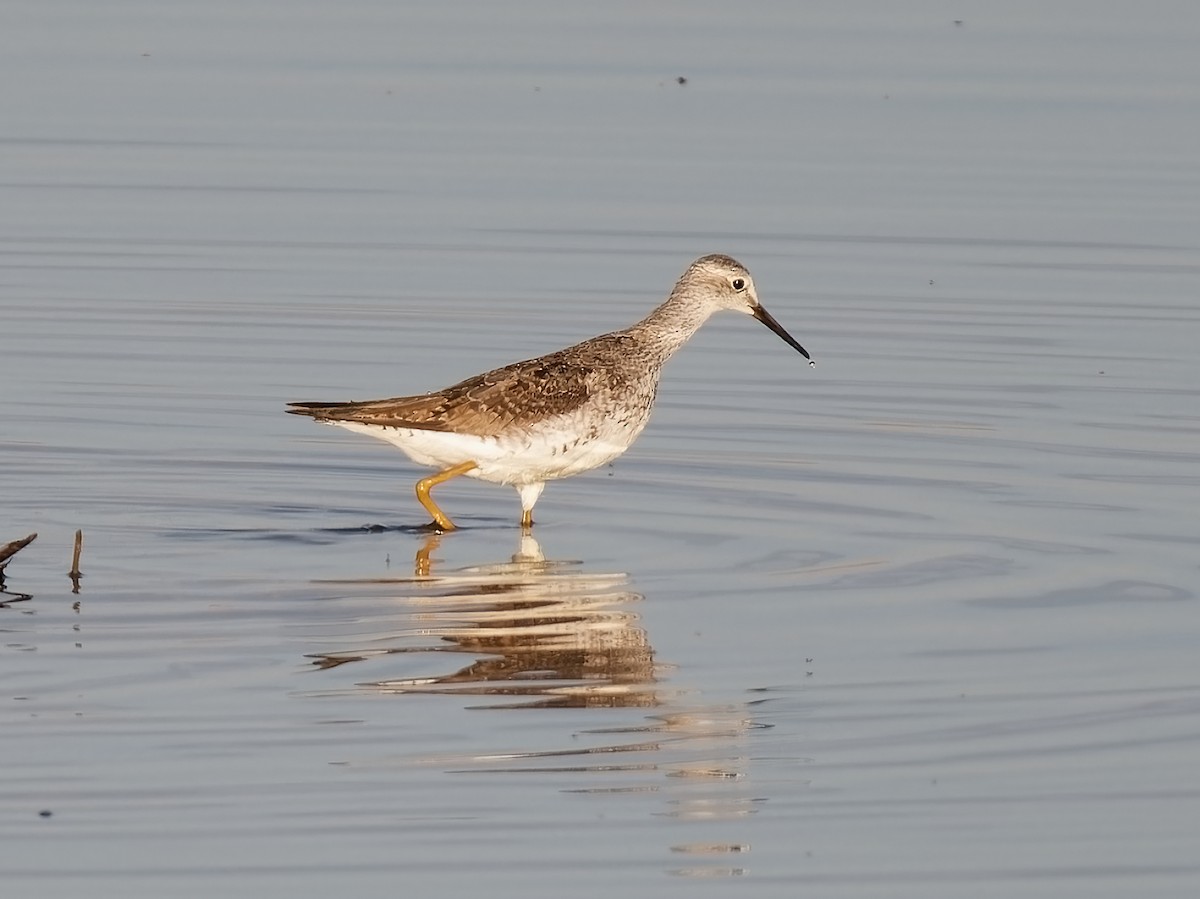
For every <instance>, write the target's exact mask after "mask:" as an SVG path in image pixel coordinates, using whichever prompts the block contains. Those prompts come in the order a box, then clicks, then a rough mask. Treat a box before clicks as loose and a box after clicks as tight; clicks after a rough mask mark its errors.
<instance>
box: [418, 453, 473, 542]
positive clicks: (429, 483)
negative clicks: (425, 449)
mask: <svg viewBox="0 0 1200 899" xmlns="http://www.w3.org/2000/svg"><path fill="white" fill-rule="evenodd" d="M478 467H479V466H478V465H476V464H475V463H474V462H463V463H461V464H460V465H453V466H451V467H450V468H447V469H446V470H445V471H439V472H438V473H437V474H435V475H430V476H429V477H427V478H425V479H423V480H420V481H417V499H419V500H420V501H421V505H422V506H424V507H425V511H426V512H428V513H429V514H430V515H432V516H433V524H434V526H435V527H437V528H438V529H439V530H443V531H452V530H454V522H453V521H451V520H450V519H449V518H447V517H446V513H445V512H443V511H442V510H441V509H439V508H438V505H437V503H435V502H434V501H433V497H432V496H430V495H429V491H430V490H431V489H432V488H434V487H436V486H437V485H438V484H441V483H444V482H445V481H448V480H450V479H451V478H456V477H458V476H459V475H460V474H466V473H467V472H468V471H470V470H471V469H473V468H478Z"/></svg>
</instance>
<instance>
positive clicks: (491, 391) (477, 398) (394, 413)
mask: <svg viewBox="0 0 1200 899" xmlns="http://www.w3.org/2000/svg"><path fill="white" fill-rule="evenodd" d="M572 350H575V352H572ZM600 376H602V372H599V371H598V368H597V365H596V360H595V359H594V358H592V354H591V353H583V354H581V353H580V352H579V351H578V348H574V347H573V348H570V349H567V350H561V351H559V352H557V353H552V354H550V355H549V356H541V357H539V358H537V359H529V360H526V361H524V362H517V363H514V364H512V365H507V366H505V367H504V368H498V369H495V370H494V371H490V372H486V373H485V374H482V375H476V376H475V377H473V378H468V379H467V380H465V381H462V382H460V383H458V384H455V385H453V386H452V387H447V388H446V389H445V390H438V391H434V392H432V393H426V394H422V395H420V396H398V397H392V398H389V399H383V400H366V401H363V402H349V403H289V404H288V405H289V406H290V408H289V409H288V411H289V412H291V413H292V414H294V415H308V416H310V417H312V418H315V419H316V420H318V421H354V422H361V423H363V424H372V425H379V426H381V427H394V428H416V429H421V430H428V431H457V432H461V433H467V434H475V435H478V436H480V437H490V436H494V435H496V434H499V433H501V432H503V431H504V430H505V429H507V428H508V427H510V426H511V425H512V424H513V423H514V422H517V421H520V420H522V419H531V418H542V417H546V416H552V415H561V414H569V413H571V412H573V411H575V410H576V409H578V408H579V407H580V406H582V405H583V404H584V403H585V402H587V400H588V397H589V396H591V395H592V392H593V390H594V389H595V386H596V384H597V378H598V377H600Z"/></svg>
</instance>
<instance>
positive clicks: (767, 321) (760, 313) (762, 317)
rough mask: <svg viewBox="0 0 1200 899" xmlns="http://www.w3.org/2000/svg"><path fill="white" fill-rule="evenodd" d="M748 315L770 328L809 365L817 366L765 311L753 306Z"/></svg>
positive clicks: (794, 339)
mask: <svg viewBox="0 0 1200 899" xmlns="http://www.w3.org/2000/svg"><path fill="white" fill-rule="evenodd" d="M750 314H751V315H753V316H754V317H755V318H757V319H758V320H759V321H760V322H762V323H763V324H764V325H766V326H767V327H768V328H770V329H771V330H772V331H774V332H775V333H776V334H778V335H779V336H780V337H782V338H783V340H784V342H785V343H787V345H788V346H790V347H791V348H792V349H794V350H797V351H799V353H800V355H801V356H803V357H804V358H805V359H807V360H808V364H809V365H816V364H817V363H815V362H813V358H812V356H810V355H808V350H806V349H805V348H804V347H802V346H800V344H799V342H798V341H797V340H796V338H795V337H793V336H792V335H791V334H789V333H788V332H787V331H786V330H784V327H783V325H781V324H779V322H777V321H775V319H774V318H773V317H772V316H771V313H770V312H768V311H767V310H766V309H764V308H763V307H762V306H755V307H754V311H753V312H752V313H750Z"/></svg>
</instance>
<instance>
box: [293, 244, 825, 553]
mask: <svg viewBox="0 0 1200 899" xmlns="http://www.w3.org/2000/svg"><path fill="white" fill-rule="evenodd" d="M722 309H729V310H732V311H735V312H744V313H747V314H748V315H752V316H754V318H756V319H758V320H759V321H760V322H762V323H763V324H764V325H766V326H767V327H768V328H770V329H771V330H772V331H774V332H775V333H776V334H778V335H779V336H780V337H782V338H783V339H784V340H785V341H787V343H788V344H790V345H791V346H792V347H793V348H794V349H796V350H797V351H799V352H800V353H801V354H802V355H803V356H804V358H806V359H809V364H810V365H811V364H813V363H812V360H811V357H809V355H808V351H807V350H805V349H804V347H802V346H801V345H800V344H799V343H797V342H796V340H795V339H794V338H793V337H792V335H790V334H789V333H788V332H787V331H786V330H784V328H783V326H782V325H780V324H779V322H777V321H775V319H774V318H772V317H771V315H770V314H769V313H768V312H767V310H766V309H764V308H763V307H762V306H761V305H760V304H759V302H758V295H757V294H756V293H755V290H754V280H753V279H752V278H751V277H750V272H748V271H747V270H746V268H745V266H743V265H742V264H741V263H740V262H738V261H737V260H736V259H731V258H730V257H728V256H722V255H713V256H703V257H701V258H700V259H697V260H696V261H695V262H693V263H692V264H691V265H690V266H688V268H687V271H685V272H684V273H683V275H682V276H681V277H680V278H679V281H678V282H677V283H676V284H675V288H674V289H673V290H672V291H671V295H670V296H669V297H667V300H666V302H664V303H663V304H662V305H661V306H659V307H658V308H657V309H655V310H654V311H653V312H651V313H650V314H649V315H648V316H646V317H645V318H644V319H642V320H641V321H640V322H638V323H637V324H635V325H633V326H632V327H630V328H626V329H625V330H623V331H613V332H612V333H611V334H601V335H600V336H599V337H593V338H592V339H591V340H585V341H584V342H583V343H578V344H576V345H575V346H571V347H567V348H566V349H565V350H559V351H558V352H557V353H550V354H549V355H546V356H538V357H537V358H536V359H527V360H525V361H524V362H515V363H513V364H512V365H506V366H505V367H504V368H498V369H496V370H495V371H490V372H487V373H486V374H482V375H476V376H475V377H473V378H468V379H467V380H465V381H463V382H461V383H459V384H455V385H454V386H453V387H447V388H446V389H445V390H436V391H434V392H432V393H426V394H422V395H420V396H400V397H392V398H390V399H384V400H366V401H363V402H345V403H289V404H288V405H289V406H290V408H289V409H288V411H289V412H291V413H293V414H295V415H308V416H310V417H312V418H314V419H316V420H317V421H320V422H324V423H326V424H331V425H337V426H338V427H342V428H346V429H347V430H350V431H355V432H357V433H360V434H369V435H370V436H372V437H377V438H379V439H380V440H386V441H387V442H388V443H391V444H394V445H395V446H398V447H399V448H400V449H402V450H403V451H404V452H405V453H406V454H407V455H408V457H409V458H410V459H412V460H413V461H414V462H417V463H418V464H420V465H428V466H430V467H432V468H436V469H437V473H436V474H433V475H431V476H430V477H428V478H425V479H423V480H421V481H418V482H417V499H419V500H420V501H421V505H423V506H424V507H425V509H426V511H428V512H429V514H430V515H432V516H433V522H432V523H431V524H430V527H432V528H434V529H436V530H442V531H449V530H452V529H453V528H454V523H453V522H452V521H451V520H450V519H449V518H448V517H447V516H446V513H444V512H443V511H442V510H441V509H440V508H438V505H437V503H435V502H434V501H433V497H431V496H430V493H429V491H430V490H431V489H432V488H433V487H435V486H437V485H438V484H441V483H443V482H445V481H448V480H450V479H451V478H455V477H458V476H459V475H466V476H467V477H470V478H479V479H481V480H484V481H491V482H493V483H496V484H508V485H509V486H511V487H514V488H516V491H517V493H518V494H519V495H520V497H521V525H522V526H523V527H529V526H530V525H531V524H532V523H533V505H534V503H536V502H537V499H538V497H539V496H540V495H541V493H542V488H543V487H545V485H546V481H552V480H554V479H556V478H566V477H570V476H571V475H576V474H581V473H582V472H585V471H590V470H591V469H593V468H597V467H599V466H601V465H604V464H605V463H607V462H611V461H612V460H613V459H615V458H617V456H619V455H621V453H623V452H625V450H627V449H629V446H630V444H632V443H633V441H634V440H635V439H637V436H638V434H640V433H641V432H642V429H643V428H644V427H645V426H646V422H647V421H648V420H649V418H650V409H651V407H652V406H653V405H654V395H655V393H656V392H657V390H658V379H659V376H660V375H661V373H662V367H663V364H664V363H665V362H666V361H667V360H668V359H669V358H670V357H671V354H672V353H674V352H675V351H676V350H677V349H679V348H680V347H681V346H683V345H684V344H685V343H687V341H688V340H689V339H690V338H691V336H692V335H693V334H695V333H696V331H697V330H698V329H699V328H700V326H701V325H703V324H704V322H705V321H707V320H708V318H709V316H711V315H712V314H713V313H714V312H718V311H720V310H722Z"/></svg>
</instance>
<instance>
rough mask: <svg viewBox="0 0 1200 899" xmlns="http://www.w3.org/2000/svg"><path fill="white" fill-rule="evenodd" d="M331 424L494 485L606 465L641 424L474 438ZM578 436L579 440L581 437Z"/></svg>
mask: <svg viewBox="0 0 1200 899" xmlns="http://www.w3.org/2000/svg"><path fill="white" fill-rule="evenodd" d="M329 424H331V425H337V426H338V427H341V428H345V429H346V430H348V431H354V432H355V433H356V434H366V435H368V436H370V437H374V438H376V439H378V440H384V441H386V442H388V443H390V444H392V445H393V446H396V447H398V448H399V449H401V450H403V451H404V453H405V454H406V455H407V456H408V457H409V458H410V459H412V460H413V461H414V462H416V463H418V464H420V465H427V466H429V467H431V468H437V469H444V468H449V467H450V466H452V465H460V464H462V463H463V462H474V463H475V464H476V465H477V466H478V467H477V468H475V469H473V470H471V471H469V472H467V475H466V476H467V477H472V478H479V479H480V480H484V481H492V482H494V483H497V484H511V485H513V486H520V485H522V484H537V483H541V482H543V481H552V480H554V479H556V478H566V477H570V476H571V475H576V474H581V473H583V472H585V471H590V470H591V469H593V468H598V467H600V466H601V465H606V464H608V463H609V462H611V461H612V460H613V459H615V458H617V457H618V456H619V455H621V453H623V452H625V450H627V449H628V448H629V445H630V444H631V443H633V441H634V439H636V437H637V435H638V434H640V433H641V431H642V428H643V427H644V426H645V422H644V421H642V422H636V423H629V424H621V423H614V422H605V423H603V425H602V426H600V427H599V428H597V429H596V430H595V432H592V431H591V430H590V429H587V428H580V427H579V423H578V422H577V421H576V420H575V419H572V418H569V417H568V418H564V419H562V420H557V421H556V420H551V421H547V422H543V423H541V424H540V425H539V426H538V427H537V428H536V429H529V430H522V431H515V430H514V431H511V432H509V433H507V434H503V435H500V436H497V437H477V436H474V435H472V434H455V433H452V432H449V431H427V430H422V429H418V428H384V427H379V426H378V425H366V424H361V423H359V422H353V421H331V422H329ZM581 435H583V436H581Z"/></svg>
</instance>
